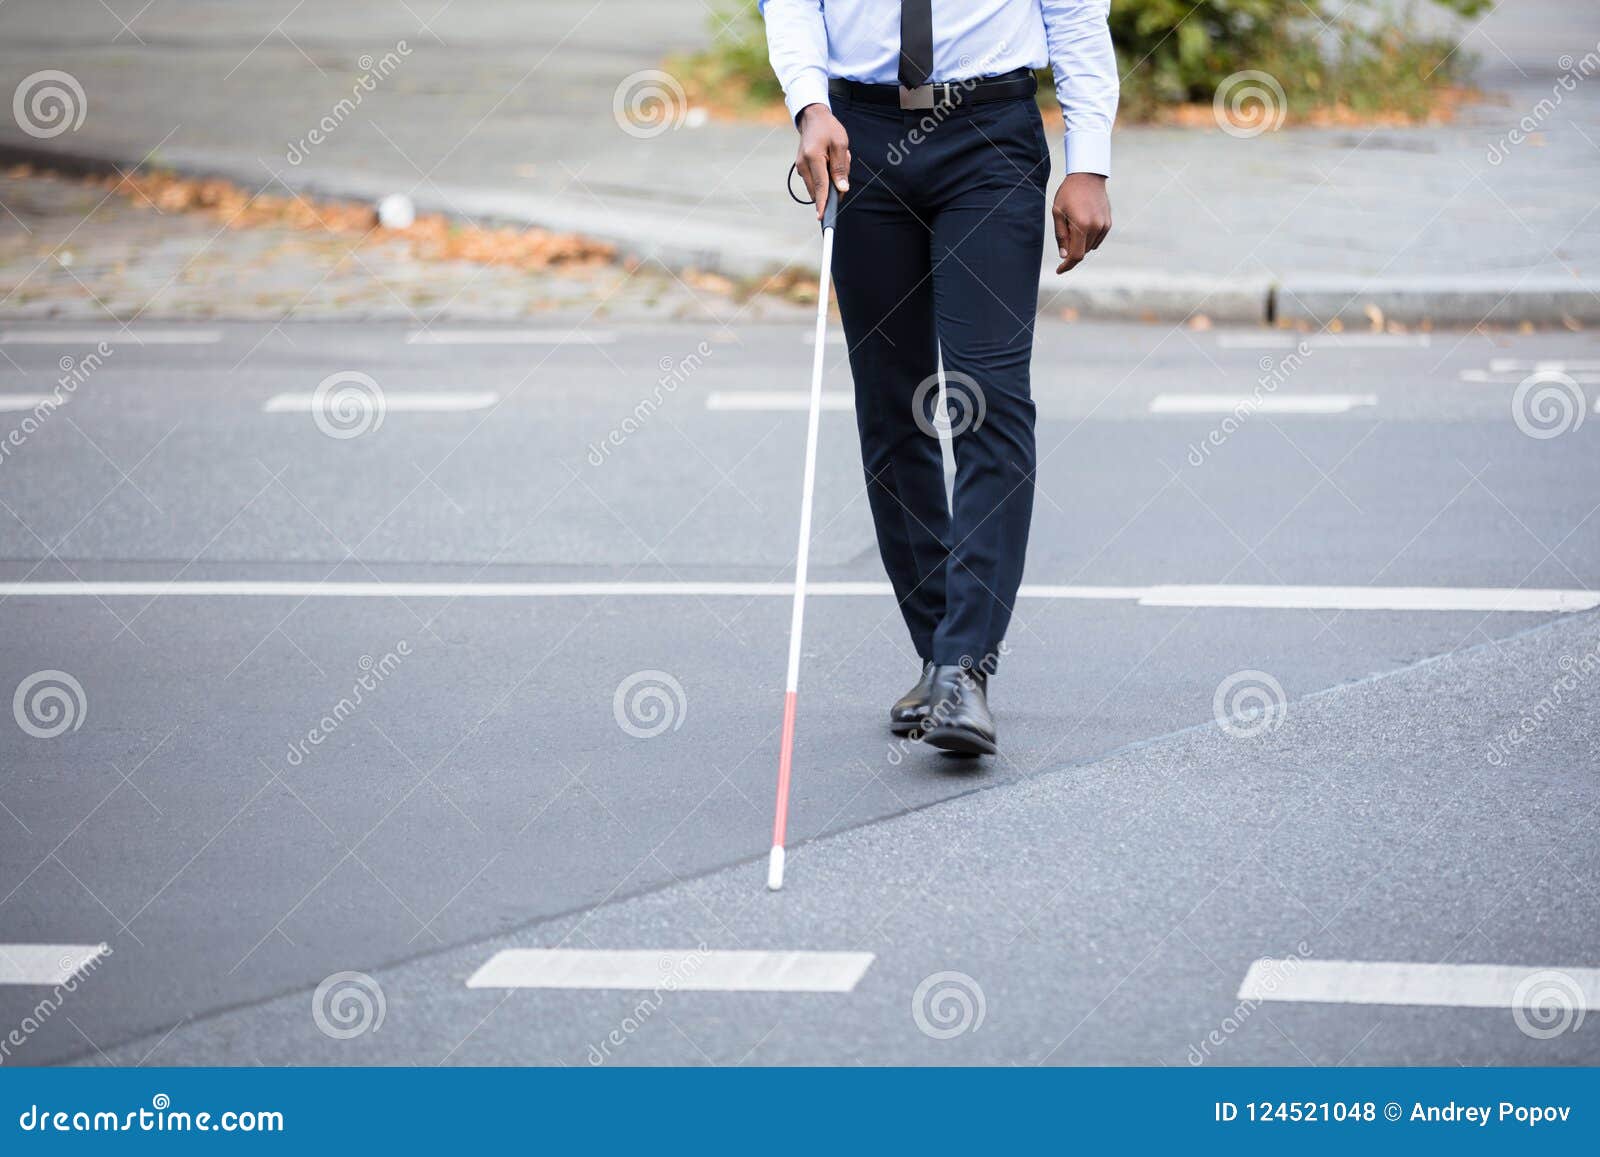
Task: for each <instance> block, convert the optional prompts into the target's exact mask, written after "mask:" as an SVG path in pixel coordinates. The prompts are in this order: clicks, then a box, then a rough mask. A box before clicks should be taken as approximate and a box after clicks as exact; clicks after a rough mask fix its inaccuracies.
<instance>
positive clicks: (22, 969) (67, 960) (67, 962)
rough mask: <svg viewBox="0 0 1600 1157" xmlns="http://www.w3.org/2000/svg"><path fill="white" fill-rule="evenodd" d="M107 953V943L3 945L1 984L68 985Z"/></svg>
mask: <svg viewBox="0 0 1600 1157" xmlns="http://www.w3.org/2000/svg"><path fill="white" fill-rule="evenodd" d="M106 951H107V949H106V946H105V945H104V944H0V984H43V985H54V984H65V983H66V982H67V981H68V980H70V979H72V977H73V976H74V975H75V974H77V973H78V972H81V971H82V970H83V969H84V968H86V967H87V966H88V965H89V964H90V963H92V962H93V961H94V960H95V959H96V958H98V957H99V956H101V955H102V954H104V953H105V952H106Z"/></svg>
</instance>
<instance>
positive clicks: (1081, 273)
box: [0, 142, 1600, 328]
mask: <svg viewBox="0 0 1600 1157" xmlns="http://www.w3.org/2000/svg"><path fill="white" fill-rule="evenodd" d="M142 163H143V162H142V160H141V159H128V160H118V159H115V158H110V157H103V156H88V155H81V154H73V153H66V152H56V151H54V150H51V149H46V148H41V147H38V146H32V145H22V144H17V143H13V142H0V165H15V164H30V165H33V166H35V167H37V168H40V169H49V170H52V171H54V172H59V173H64V174H67V175H69V176H110V175H114V174H117V173H119V172H128V171H130V170H132V169H135V168H138V167H139V166H140V165H141V164H142ZM161 167H163V168H166V169H170V170H171V171H173V172H176V173H180V174H182V175H184V176H186V177H190V178H196V179H205V178H220V179H223V180H228V181H232V182H234V183H235V184H238V185H240V186H242V187H244V188H247V189H248V188H256V187H258V185H259V184H260V181H261V174H260V172H259V171H257V170H253V169H249V168H247V167H236V166H230V165H227V164H218V163H215V162H212V161H207V160H205V159H203V158H192V159H191V158H185V157H182V156H181V155H178V156H168V157H164V158H163V161H162V166H161ZM280 176H283V175H282V174H280ZM285 184H286V186H287V187H288V188H290V189H291V190H292V191H293V192H295V193H298V194H301V195H303V196H316V197H326V198H334V199H341V200H356V201H367V202H374V203H375V202H376V201H377V200H378V199H379V198H380V197H382V196H384V195H385V194H387V193H391V192H393V191H394V190H393V188H392V182H389V181H380V180H379V179H377V178H366V177H363V176H361V175H359V174H345V175H341V176H339V177H333V178H329V177H319V176H316V175H306V176H305V177H303V178H299V179H295V180H292V181H285ZM412 200H413V202H414V203H415V205H416V208H417V211H418V212H419V213H437V214H440V215H442V216H445V217H454V218H459V217H470V218H471V219H472V220H474V221H476V222H479V223H483V224H492V225H507V226H516V227H522V228H528V227H538V228H541V229H550V230H553V231H556V232H565V233H578V234H582V235H583V236H586V237H590V238H593V239H594V240H597V241H604V242H608V243H610V244H612V245H615V246H616V247H617V251H618V254H619V256H621V257H623V258H626V259H632V260H635V261H640V262H655V263H658V264H660V265H662V266H664V267H666V268H667V269H669V270H671V271H673V272H675V273H681V272H683V271H685V270H689V269H695V270H701V271H705V272H712V273H720V274H723V275H725V276H729V277H734V278H741V279H759V278H765V277H769V276H771V275H772V274H773V273H775V272H777V271H779V270H782V269H788V268H793V267H796V266H798V267H799V268H801V269H805V270H808V271H810V272H811V274H812V275H813V276H815V272H816V247H815V246H814V245H813V244H812V243H810V242H809V241H808V242H806V243H805V244H802V245H800V246H799V247H797V248H791V247H788V246H785V245H784V244H783V243H782V242H779V241H775V240H774V239H773V238H772V236H771V235H770V234H767V233H762V232H758V231H755V230H750V229H745V228H741V227H738V226H720V225H719V226H715V227H708V226H705V225H697V224H695V223H693V222H686V221H684V220H683V219H682V218H681V217H680V216H678V215H676V214H674V213H673V212H672V211H670V210H652V209H647V208H640V209H621V210H619V209H614V208H608V209H606V210H605V211H604V212H603V213H599V212H596V211H594V210H591V209H587V208H581V207H576V206H575V205H574V203H573V202H572V201H571V200H569V199H563V198H558V197H551V196H547V195H540V194H526V193H511V192H496V191H494V190H485V189H479V188H472V187H438V188H437V189H436V191H428V192H420V191H419V192H418V193H416V194H414V195H413V197H412ZM1038 308H1039V310H1040V312H1047V311H1059V310H1062V309H1072V310H1075V311H1077V313H1078V315H1079V316H1081V317H1084V318H1096V319H1104V320H1120V321H1130V320H1131V321H1147V322H1149V321H1184V320H1187V319H1189V318H1191V317H1195V316H1198V315H1204V316H1205V317H1208V318H1210V319H1211V320H1213V321H1219V322H1224V323H1233V324H1242V325H1262V324H1268V325H1271V324H1276V323H1280V322H1303V323H1306V324H1310V325H1314V326H1317V327H1319V328H1320V327H1322V326H1325V325H1327V324H1329V323H1330V322H1332V321H1333V320H1335V319H1338V320H1339V321H1341V322H1343V323H1345V324H1348V325H1358V326H1366V325H1369V324H1370V323H1371V320H1372V310H1373V309H1376V310H1378V311H1379V312H1380V313H1381V314H1382V316H1383V318H1384V319H1385V320H1388V321H1396V322H1400V323H1403V324H1407V325H1416V324H1421V323H1424V322H1430V323H1433V324H1436V325H1447V326H1467V327H1470V326H1475V325H1478V324H1480V323H1488V324H1494V325H1513V326H1514V325H1518V324H1520V323H1523V322H1528V323H1533V324H1572V323H1577V324H1600V278H1591V277H1562V276H1559V275H1550V274H1540V275H1532V274H1525V275H1523V276H1521V277H1513V276H1511V275H1507V276H1505V277H1499V278H1497V277H1494V276H1492V275H1476V274H1428V275H1419V276H1405V275H1401V276H1388V275H1385V276H1380V277H1363V276H1361V275H1360V274H1328V273H1305V274H1293V275H1290V276H1289V277H1287V278H1284V279H1281V280H1278V281H1274V280H1272V279H1269V278H1265V277H1239V278H1232V277H1212V276H1208V275H1204V274H1186V273H1171V272H1167V271H1164V270H1137V269H1116V268H1109V269H1108V268H1106V267H1104V266H1100V267H1094V266H1092V265H1085V266H1083V267H1082V268H1080V269H1078V270H1075V271H1074V272H1073V274H1072V276H1071V277H1070V278H1060V277H1057V276H1055V274H1054V273H1052V272H1049V271H1046V272H1044V273H1042V274H1041V276H1040V280H1039V297H1038Z"/></svg>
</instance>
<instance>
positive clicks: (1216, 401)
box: [1149, 394, 1378, 414]
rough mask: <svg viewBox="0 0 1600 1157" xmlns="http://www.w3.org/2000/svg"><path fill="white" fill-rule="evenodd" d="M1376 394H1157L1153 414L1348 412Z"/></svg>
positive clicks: (1375, 399) (1370, 403)
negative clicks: (1257, 395)
mask: <svg viewBox="0 0 1600 1157" xmlns="http://www.w3.org/2000/svg"><path fill="white" fill-rule="evenodd" d="M1377 404H1378V396H1377V395H1376V394H1264V395H1262V396H1261V397H1252V396H1247V395H1243V394H1240V395H1234V394H1157V395H1156V396H1155V397H1154V398H1152V399H1151V400H1150V407H1149V409H1150V413H1152V414H1235V413H1241V412H1242V413H1247V414H1346V413H1349V412H1350V411H1351V410H1353V409H1355V408H1357V407H1358V406H1376V405H1377Z"/></svg>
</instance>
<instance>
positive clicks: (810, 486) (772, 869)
mask: <svg viewBox="0 0 1600 1157" xmlns="http://www.w3.org/2000/svg"><path fill="white" fill-rule="evenodd" d="M827 196H828V201H827V204H826V205H824V206H823V210H822V281H821V284H820V285H819V286H818V287H817V341H816V351H815V354H814V356H813V357H812V361H811V412H810V414H809V416H808V417H807V419H806V470H805V478H804V481H803V482H802V483H801V487H800V547H799V550H798V551H797V552H796V555H795V565H794V609H793V610H792V611H791V612H790V616H789V675H788V678H787V679H786V680H785V682H784V685H783V686H784V691H783V739H782V742H781V747H780V749H779V753H778V803H777V808H776V810H775V811H774V813H773V817H772V855H771V856H770V857H769V858H768V860H767V887H769V888H771V889H772V890H773V891H774V892H776V891H777V890H778V889H779V888H781V887H783V859H784V840H785V838H786V835H787V831H788V826H789V778H790V774H791V772H792V771H793V769H794V712H795V697H796V693H797V692H798V691H799V686H800V634H801V628H802V626H803V625H804V622H805V615H806V563H807V562H808V561H809V559H810V555H811V495H812V492H813V490H815V488H816V482H817V423H818V419H819V418H820V417H821V414H822V359H823V357H824V356H825V355H826V353H827V335H828V279H829V274H830V272H831V269H832V266H833V228H834V224H835V222H836V221H837V219H838V215H839V195H838V194H837V193H836V192H834V190H833V188H832V187H831V186H830V187H829V189H828V194H827Z"/></svg>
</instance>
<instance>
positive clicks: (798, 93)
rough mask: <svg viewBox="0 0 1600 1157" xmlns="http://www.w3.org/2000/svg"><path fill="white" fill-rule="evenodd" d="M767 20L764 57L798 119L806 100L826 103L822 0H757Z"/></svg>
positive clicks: (790, 111)
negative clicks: (768, 60) (765, 55)
mask: <svg viewBox="0 0 1600 1157" xmlns="http://www.w3.org/2000/svg"><path fill="white" fill-rule="evenodd" d="M757 7H758V8H759V9H760V11H761V14H762V16H764V17H765V18H766V22H767V57H768V59H770V60H771V61H772V71H773V72H774V73H776V74H777V77H778V83H779V84H781V85H783V103H784V104H785V105H787V106H788V108H789V116H790V117H792V118H795V119H798V118H799V116H800V110H801V109H803V108H805V107H806V105H808V104H820V105H827V103H828V27H827V25H826V24H824V23H823V19H822V0H757Z"/></svg>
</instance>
